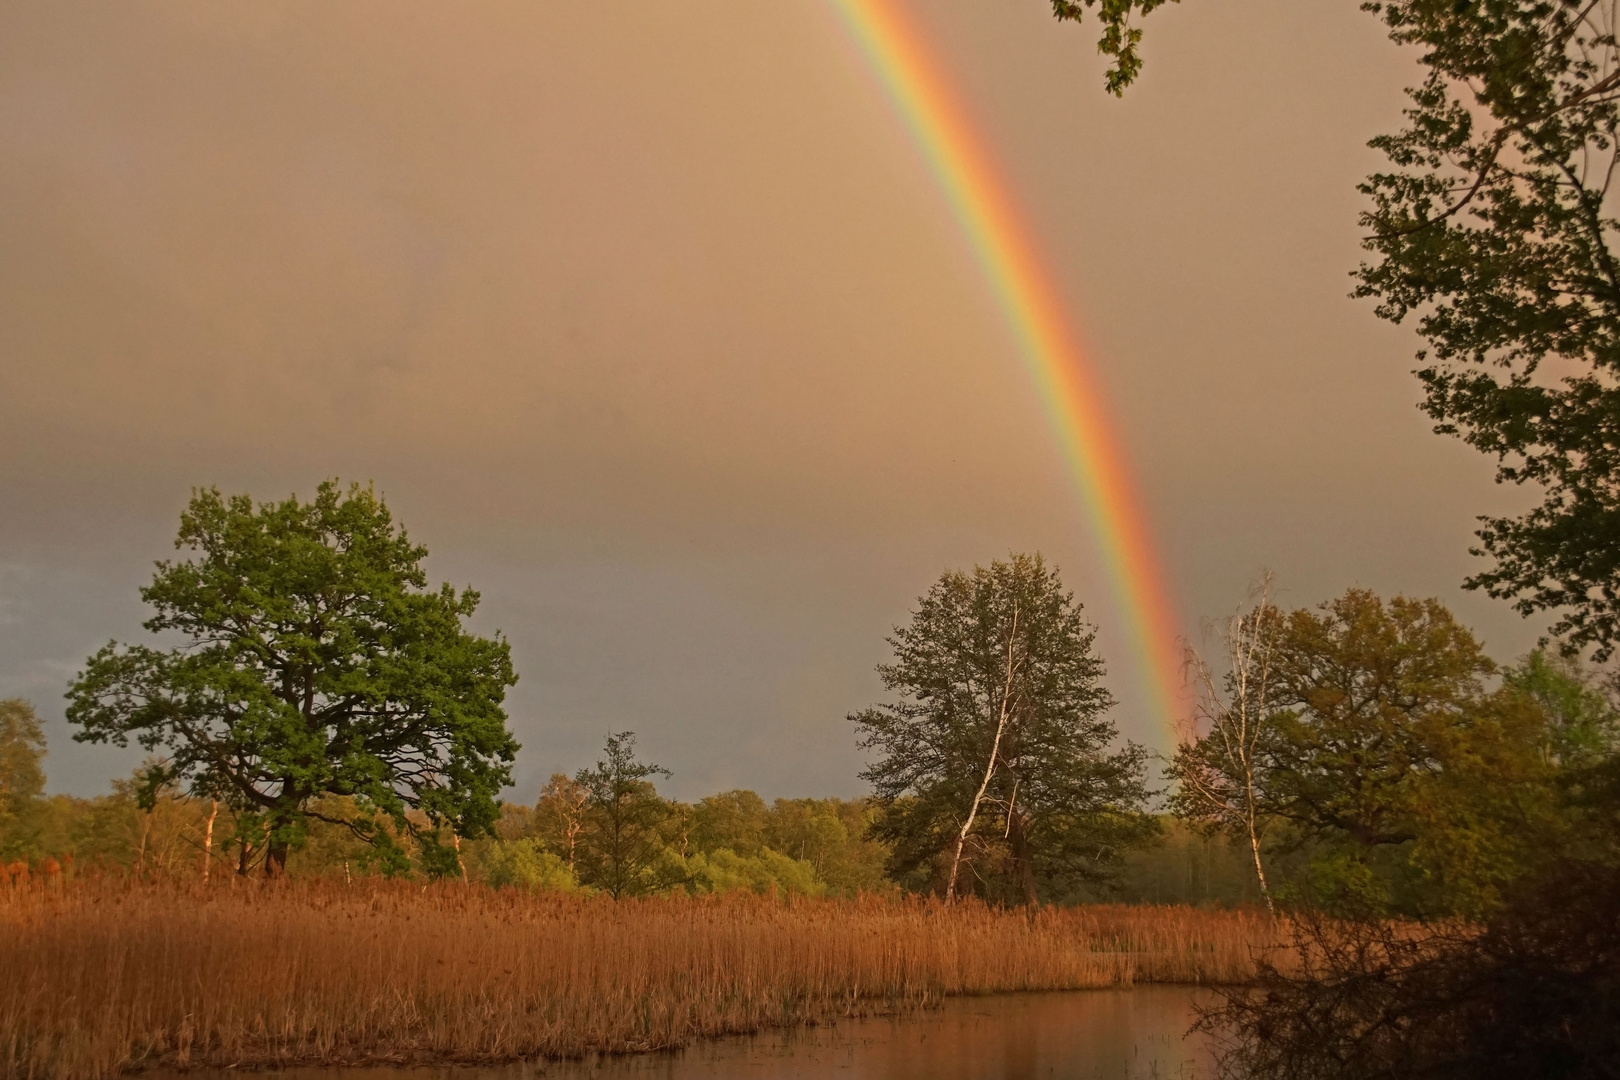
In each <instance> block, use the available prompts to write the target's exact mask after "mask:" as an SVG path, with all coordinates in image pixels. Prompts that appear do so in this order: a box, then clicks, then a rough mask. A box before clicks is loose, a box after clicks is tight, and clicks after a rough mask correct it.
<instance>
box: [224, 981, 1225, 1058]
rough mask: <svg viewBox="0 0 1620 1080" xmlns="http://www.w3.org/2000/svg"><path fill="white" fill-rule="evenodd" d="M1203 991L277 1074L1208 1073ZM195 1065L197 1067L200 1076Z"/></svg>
mask: <svg viewBox="0 0 1620 1080" xmlns="http://www.w3.org/2000/svg"><path fill="white" fill-rule="evenodd" d="M1196 994H1197V992H1196V991H1191V990H1188V989H1187V988H1185V987H1168V986H1144V987H1139V988H1137V989H1134V990H1090V991H1073V992H1069V993H1043V994H1007V995H1001V996H997V997H980V998H952V999H950V1000H948V1001H947V1002H946V1003H945V1006H944V1007H943V1008H942V1009H939V1010H937V1011H932V1012H929V1013H927V1014H924V1015H922V1016H920V1017H917V1018H914V1019H906V1020H891V1019H875V1020H845V1021H842V1022H840V1023H838V1024H836V1025H832V1026H827V1027H818V1028H808V1029H801V1030H796V1031H788V1032H770V1033H766V1034H762V1035H750V1036H739V1037H735V1038H726V1039H715V1040H711V1041H708V1042H703V1043H700V1044H696V1045H693V1046H691V1047H688V1048H687V1049H685V1050H681V1051H676V1052H674V1053H663V1054H638V1055H630V1056H624V1057H609V1058H599V1059H594V1060H587V1061H580V1062H560V1063H559V1062H548V1063H546V1064H544V1065H540V1064H538V1063H535V1064H527V1065H511V1066H504V1067H501V1068H490V1069H347V1070H342V1071H338V1070H332V1069H294V1070H289V1071H287V1072H285V1073H281V1074H279V1075H278V1078H277V1080H541V1078H544V1080H698V1078H700V1077H701V1078H703V1080H743V1078H747V1080H820V1078H822V1077H838V1078H841V1080H844V1078H847V1080H1036V1078H1041V1080H1172V1078H1174V1080H1209V1078H1210V1077H1211V1076H1213V1074H1214V1066H1213V1060H1212V1057H1211V1055H1210V1052H1209V1048H1208V1046H1207V1045H1206V1044H1205V1042H1204V1040H1203V1039H1202V1037H1200V1036H1189V1035H1188V1034H1187V1029H1188V1028H1189V1027H1191V1026H1192V1023H1193V1020H1194V1019H1195V1016H1194V1014H1193V1003H1194V1001H1195V1000H1196ZM194 1075H195V1074H194Z"/></svg>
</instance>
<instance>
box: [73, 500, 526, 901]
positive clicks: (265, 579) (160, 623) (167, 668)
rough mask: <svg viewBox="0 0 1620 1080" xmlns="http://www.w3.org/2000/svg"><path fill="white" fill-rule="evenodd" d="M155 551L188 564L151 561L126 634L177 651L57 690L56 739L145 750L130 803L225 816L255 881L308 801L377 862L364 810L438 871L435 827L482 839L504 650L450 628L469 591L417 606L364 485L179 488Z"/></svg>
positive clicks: (379, 508) (464, 609) (497, 772)
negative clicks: (178, 501) (173, 641)
mask: <svg viewBox="0 0 1620 1080" xmlns="http://www.w3.org/2000/svg"><path fill="white" fill-rule="evenodd" d="M175 546H176V547H177V548H185V549H190V550H192V551H194V552H196V557H195V558H193V559H187V560H185V561H179V562H169V561H164V562H160V563H158V567H157V573H156V575H155V576H154V577H153V580H152V584H151V585H149V586H147V587H146V588H144V589H142V590H141V596H142V599H144V600H145V601H146V602H147V603H148V604H150V605H151V606H152V607H153V608H154V609H155V612H156V613H155V614H154V615H153V616H152V617H151V618H150V619H148V620H147V621H146V623H145V626H146V628H147V629H148V630H150V631H151V632H152V633H154V634H162V635H166V636H169V637H171V638H173V637H179V638H180V639H182V643H181V644H179V645H178V646H176V647H172V648H152V647H148V646H143V645H128V646H121V645H118V644H116V643H111V644H108V645H107V646H106V647H105V648H103V649H102V650H101V651H99V652H97V653H96V654H95V655H94V656H92V657H91V658H90V659H89V661H88V662H87V664H86V666H85V670H84V671H83V672H81V673H80V674H79V676H78V677H77V678H76V679H75V680H74V681H73V684H72V687H71V689H70V690H69V693H68V698H69V702H70V704H69V707H68V719H69V720H70V721H71V722H72V723H73V724H75V725H76V726H77V727H78V728H79V731H78V732H77V733H76V734H75V735H74V738H75V739H77V740H79V741H82V742H110V743H113V744H115V745H120V746H123V745H127V744H128V742H129V740H130V739H131V738H133V739H135V740H136V741H137V742H139V743H140V744H141V745H142V746H144V747H146V748H147V749H149V750H156V749H157V748H159V747H163V748H165V750H166V753H167V754H168V755H169V757H168V760H167V762H166V764H165V765H164V767H163V768H159V769H153V770H150V771H148V772H147V773H146V780H145V783H144V784H143V786H142V790H141V792H140V798H141V800H142V802H143V804H150V802H151V801H152V800H153V799H154V798H156V796H157V794H158V792H159V791H160V790H161V789H162V787H163V786H164V785H166V784H170V783H184V784H186V785H187V786H189V788H190V789H191V791H192V792H193V793H195V794H197V795H201V796H204V797H217V798H219V799H221V800H224V801H226V802H227V803H228V804H229V805H230V806H231V807H232V809H233V810H234V811H235V812H236V820H237V828H238V834H239V836H240V837H241V838H242V839H243V842H244V843H246V842H248V841H249V840H250V839H252V840H256V841H258V842H262V844H263V845H264V850H265V855H266V857H265V869H266V872H267V873H269V874H277V873H280V872H281V871H282V870H283V869H284V867H285V865H286V860H287V853H288V851H289V849H290V848H291V847H292V846H294V845H295V844H297V843H298V842H299V841H300V840H301V839H302V837H303V836H304V833H305V828H306V824H307V821H308V819H309V818H311V817H315V818H321V819H322V820H324V818H322V811H321V809H320V805H319V803H318V802H317V800H319V799H320V798H321V797H322V796H328V795H337V796H350V797H352V798H353V799H354V801H355V804H356V805H357V806H359V807H360V808H361V810H362V811H363V812H362V813H361V814H359V815H357V816H356V817H354V818H352V819H337V820H336V821H335V823H337V824H341V825H343V826H344V827H346V828H349V829H351V830H352V831H354V832H355V833H356V834H357V835H359V836H362V837H363V838H365V839H367V840H368V841H373V842H376V843H379V844H384V845H386V846H388V847H389V848H390V852H389V854H390V855H391V854H392V853H393V852H392V849H393V848H395V847H397V845H396V844H395V843H394V841H393V839H392V838H391V837H389V835H388V833H387V831H386V830H383V829H381V828H380V827H379V823H378V820H377V817H376V815H378V814H381V815H383V816H385V817H387V818H389V819H392V823H393V825H394V827H395V829H396V830H398V831H400V832H402V833H409V834H411V835H412V836H413V837H415V839H416V840H417V842H418V843H419V844H420V845H421V847H422V850H423V851H424V853H426V854H425V858H426V857H427V856H431V855H434V854H438V855H440V856H441V857H440V858H438V859H437V861H434V860H433V859H431V858H427V861H428V862H429V863H430V864H431V866H433V867H437V868H438V869H440V870H442V871H446V872H452V871H451V868H452V867H453V866H454V861H455V860H454V852H453V851H449V850H448V846H447V845H440V844H439V843H438V840H437V836H438V830H439V829H440V828H441V827H443V826H448V827H450V828H452V829H454V830H455V832H456V833H457V834H459V835H464V836H471V835H478V834H482V833H487V832H489V831H490V830H491V828H492V826H493V824H494V822H495V821H496V819H497V817H498V814H499V808H498V806H497V804H496V801H495V797H496V795H497V793H498V792H499V791H500V789H501V788H502V787H503V786H504V785H506V784H507V783H509V782H510V778H511V766H510V763H511V761H512V759H513V755H514V753H515V751H516V750H517V743H516V742H515V741H514V740H513V738H512V735H511V733H510V732H509V731H508V730H507V728H506V714H505V712H504V711H503V709H502V701H503V700H504V697H505V693H506V688H507V687H509V686H511V685H512V684H513V683H515V682H516V681H517V677H516V675H515V674H514V673H513V670H512V661H511V655H510V649H509V647H508V645H507V643H506V642H505V641H504V640H502V639H501V638H500V637H498V636H497V637H496V638H494V639H490V638H484V637H479V636H477V635H475V634H471V633H469V632H467V630H466V629H465V628H464V627H463V625H462V621H463V620H464V619H466V618H467V617H469V616H471V615H472V613H473V611H474V609H475V608H476V607H477V604H478V594H477V593H476V592H473V591H472V590H471V589H466V590H463V591H461V592H459V593H458V592H457V591H456V590H455V589H453V588H452V587H450V586H449V585H444V586H442V587H441V588H439V589H438V590H436V591H435V590H430V589H429V588H428V587H427V575H426V573H425V572H424V571H423V569H422V566H421V563H422V559H423V558H424V557H425V556H426V555H427V549H426V548H423V547H421V546H419V545H417V544H413V543H411V541H410V540H409V539H408V538H407V537H406V535H405V531H404V529H403V528H400V527H397V526H396V525H395V524H394V522H393V519H392V517H391V516H390V515H389V512H388V508H387V506H386V505H384V503H383V501H382V500H381V499H379V498H378V497H377V496H376V495H374V494H373V493H372V492H371V491H370V490H369V489H364V488H361V487H359V486H358V485H355V486H351V487H350V488H348V489H347V491H345V490H343V489H342V488H340V486H339V485H338V484H337V483H336V482H334V481H328V482H326V483H323V484H322V485H321V486H320V488H319V490H318V491H317V493H316V496H315V498H314V499H313V500H311V501H309V502H307V503H304V502H300V501H299V500H298V498H297V497H296V496H295V497H290V498H288V499H286V500H285V501H283V502H278V503H261V504H258V505H255V504H254V502H253V501H252V499H250V498H249V497H247V496H245V495H240V496H232V497H231V498H229V499H226V498H225V497H223V496H221V495H220V493H219V492H218V491H215V490H207V491H197V492H195V493H194V495H193V497H192V500H191V504H190V506H189V507H188V508H187V509H186V511H185V513H184V514H182V515H181V519H180V531H179V535H178V537H177V539H176V541H175ZM424 822H425V824H424ZM441 848H443V849H444V850H443V851H441ZM245 850H246V849H245V848H244V851H245ZM445 852H448V855H446V854H445ZM397 861H398V860H394V862H397ZM393 864H394V863H393V862H390V864H389V865H393Z"/></svg>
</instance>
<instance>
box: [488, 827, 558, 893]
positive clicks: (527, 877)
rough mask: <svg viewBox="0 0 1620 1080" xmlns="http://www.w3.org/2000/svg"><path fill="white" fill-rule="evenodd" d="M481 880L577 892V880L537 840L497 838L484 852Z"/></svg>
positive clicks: (501, 885)
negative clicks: (482, 876) (482, 877)
mask: <svg viewBox="0 0 1620 1080" xmlns="http://www.w3.org/2000/svg"><path fill="white" fill-rule="evenodd" d="M484 880H485V881H487V882H489V884H491V885H493V886H495V887H496V888H503V887H507V886H510V887H512V888H516V889H528V890H531V891H540V890H545V891H554V892H577V891H578V890H579V879H578V878H576V877H575V876H574V871H573V869H572V868H571V867H570V866H569V865H568V864H567V863H566V862H564V861H563V860H562V859H561V858H560V857H559V856H557V855H555V854H553V853H552V852H549V851H546V850H545V849H544V848H543V847H542V846H541V844H540V842H539V841H537V840H497V841H495V842H494V843H493V844H491V845H490V847H489V850H488V851H487V852H486V853H485V855H484Z"/></svg>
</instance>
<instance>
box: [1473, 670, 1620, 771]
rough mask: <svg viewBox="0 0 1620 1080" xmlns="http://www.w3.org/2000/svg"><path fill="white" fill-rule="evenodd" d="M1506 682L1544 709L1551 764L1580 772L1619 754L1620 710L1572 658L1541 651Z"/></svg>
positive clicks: (1504, 677)
mask: <svg viewBox="0 0 1620 1080" xmlns="http://www.w3.org/2000/svg"><path fill="white" fill-rule="evenodd" d="M1502 682H1503V684H1504V685H1505V686H1507V687H1509V688H1511V689H1513V690H1517V691H1518V692H1520V693H1522V694H1524V695H1526V696H1528V697H1529V698H1531V699H1532V700H1534V701H1535V702H1536V704H1537V705H1539V706H1540V707H1541V709H1542V711H1543V712H1544V714H1545V716H1546V718H1547V727H1546V743H1545V752H1546V754H1547V756H1548V758H1549V759H1550V760H1551V761H1553V762H1556V763H1557V764H1558V765H1560V766H1562V767H1564V768H1566V769H1582V768H1586V767H1590V766H1593V765H1597V764H1599V763H1601V762H1603V761H1605V760H1607V759H1608V758H1611V757H1613V756H1614V754H1615V752H1616V750H1620V712H1617V711H1616V709H1615V706H1614V702H1613V701H1611V700H1610V696H1609V694H1607V693H1605V691H1604V688H1603V687H1600V686H1594V685H1593V683H1592V678H1591V675H1590V673H1588V672H1587V671H1585V670H1584V669H1583V668H1582V666H1581V665H1580V663H1579V662H1578V661H1576V660H1574V659H1573V658H1571V657H1567V656H1557V655H1553V654H1551V653H1549V652H1547V650H1545V649H1537V650H1535V651H1534V652H1532V653H1531V654H1530V655H1529V656H1527V657H1525V658H1524V660H1523V661H1521V662H1520V663H1519V664H1518V665H1516V666H1514V667H1510V668H1507V669H1505V670H1504V671H1503V672H1502Z"/></svg>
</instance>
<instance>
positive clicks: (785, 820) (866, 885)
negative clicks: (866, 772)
mask: <svg viewBox="0 0 1620 1080" xmlns="http://www.w3.org/2000/svg"><path fill="white" fill-rule="evenodd" d="M875 816H876V815H875V812H874V808H873V807H872V805H871V804H870V802H869V800H866V799H854V800H848V799H777V800H776V802H775V803H773V804H772V806H771V809H770V810H769V811H768V813H767V814H766V818H765V828H764V843H765V846H766V847H767V848H769V849H770V850H772V851H779V852H781V853H782V854H784V855H786V856H788V857H790V858H792V859H797V860H802V861H804V862H807V863H809V864H810V866H811V867H812V868H813V869H814V870H815V874H816V880H818V881H820V882H821V883H822V884H823V885H825V886H826V889H827V891H828V892H829V893H831V894H832V895H835V896H854V895H856V894H857V893H861V892H878V891H882V890H884V889H887V888H892V886H891V885H890V884H889V883H888V880H887V877H886V875H885V872H884V870H885V866H886V864H887V862H888V858H889V850H888V848H887V847H886V846H885V845H884V844H883V843H881V842H879V841H878V840H875V839H872V838H870V837H869V836H868V830H869V829H870V827H871V825H872V823H873V821H874V820H875Z"/></svg>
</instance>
